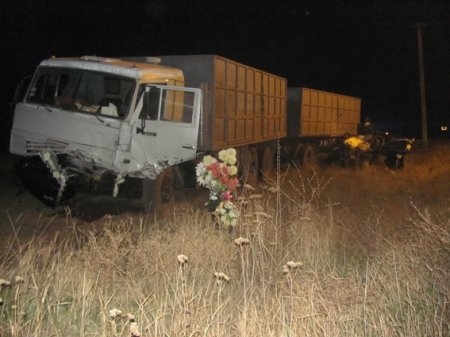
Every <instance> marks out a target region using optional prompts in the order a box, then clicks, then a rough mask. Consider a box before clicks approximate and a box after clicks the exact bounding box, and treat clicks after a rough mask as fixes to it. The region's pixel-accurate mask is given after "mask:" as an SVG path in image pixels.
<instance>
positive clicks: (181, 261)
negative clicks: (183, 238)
mask: <svg viewBox="0 0 450 337" xmlns="http://www.w3.org/2000/svg"><path fill="white" fill-rule="evenodd" d="M177 260H178V263H179V264H180V265H182V266H184V265H185V264H186V263H188V262H189V258H188V257H187V256H186V255H183V254H180V255H178V256H177Z"/></svg>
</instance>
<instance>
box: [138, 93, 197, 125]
mask: <svg viewBox="0 0 450 337" xmlns="http://www.w3.org/2000/svg"><path fill="white" fill-rule="evenodd" d="M140 90H143V89H140ZM194 97H195V95H194V93H193V92H189V91H184V90H175V89H170V88H159V87H149V88H148V89H147V91H145V92H144V97H143V101H142V110H141V113H140V115H139V118H140V119H147V120H158V119H159V120H161V121H167V122H176V123H192V116H193V107H194Z"/></svg>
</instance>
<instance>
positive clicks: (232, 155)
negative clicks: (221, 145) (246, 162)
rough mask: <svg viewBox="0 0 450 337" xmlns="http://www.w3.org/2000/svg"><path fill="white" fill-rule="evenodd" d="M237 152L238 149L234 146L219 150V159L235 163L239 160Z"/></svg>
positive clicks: (227, 162) (231, 163)
mask: <svg viewBox="0 0 450 337" xmlns="http://www.w3.org/2000/svg"><path fill="white" fill-rule="evenodd" d="M236 154H237V153H236V150H235V149H233V148H229V149H226V150H222V151H220V152H219V159H220V160H221V161H223V162H224V163H226V164H229V165H234V164H236V161H237V159H236Z"/></svg>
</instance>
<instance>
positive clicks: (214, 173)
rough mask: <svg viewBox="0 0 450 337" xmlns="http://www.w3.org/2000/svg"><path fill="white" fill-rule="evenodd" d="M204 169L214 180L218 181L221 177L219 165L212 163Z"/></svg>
mask: <svg viewBox="0 0 450 337" xmlns="http://www.w3.org/2000/svg"><path fill="white" fill-rule="evenodd" d="M206 169H207V170H210V171H211V173H212V176H213V178H214V179H218V178H219V177H220V176H221V175H222V174H221V173H220V164H219V163H212V164H211V165H209V166H208V167H207V168H206Z"/></svg>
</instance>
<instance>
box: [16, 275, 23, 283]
mask: <svg viewBox="0 0 450 337" xmlns="http://www.w3.org/2000/svg"><path fill="white" fill-rule="evenodd" d="M14 281H15V282H16V283H23V282H24V279H23V277H22V276H16V277H15V279H14Z"/></svg>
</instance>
